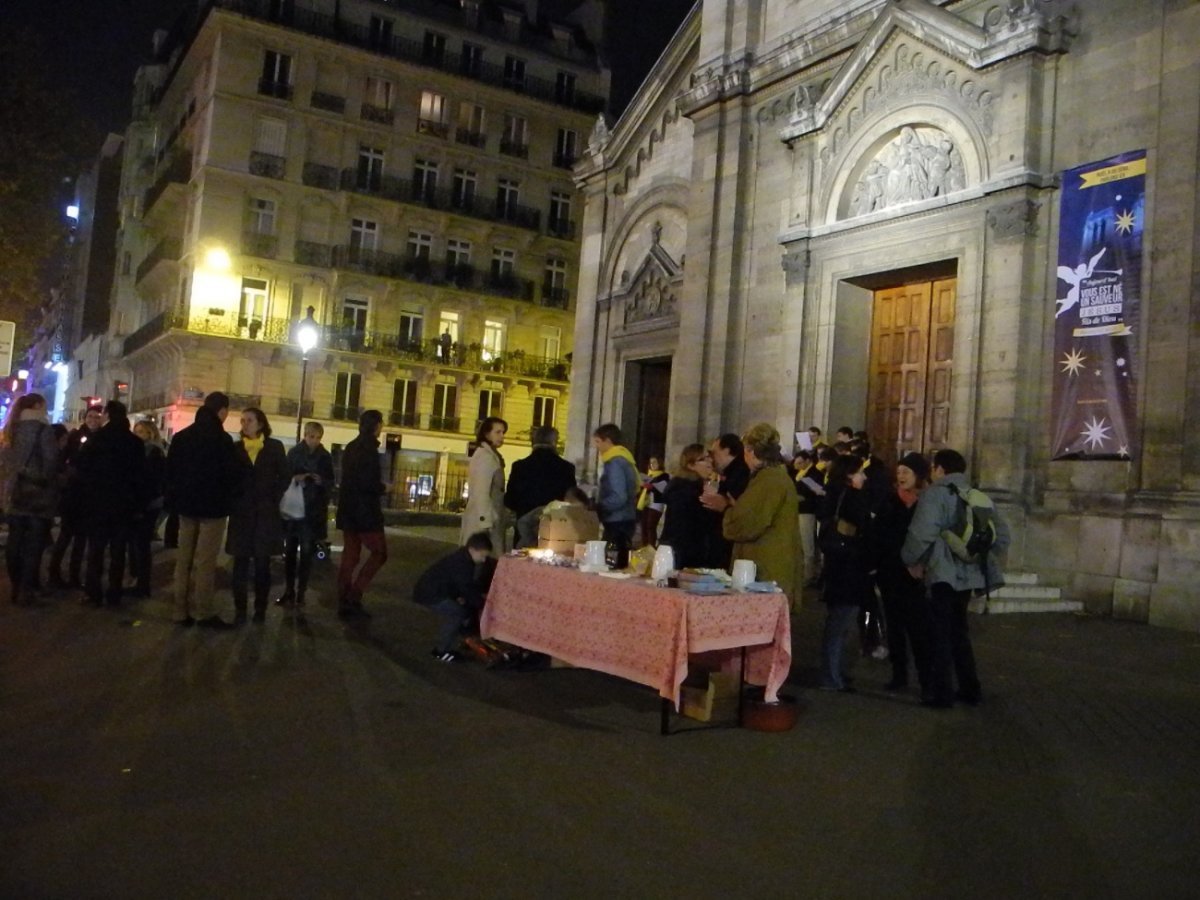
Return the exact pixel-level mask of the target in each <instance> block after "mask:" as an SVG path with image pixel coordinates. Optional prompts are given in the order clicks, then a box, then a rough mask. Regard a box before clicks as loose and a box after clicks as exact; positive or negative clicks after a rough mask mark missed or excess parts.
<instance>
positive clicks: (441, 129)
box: [417, 119, 450, 138]
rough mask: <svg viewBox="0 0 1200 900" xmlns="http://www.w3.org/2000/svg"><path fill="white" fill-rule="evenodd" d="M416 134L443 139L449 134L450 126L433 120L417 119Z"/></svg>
mask: <svg viewBox="0 0 1200 900" xmlns="http://www.w3.org/2000/svg"><path fill="white" fill-rule="evenodd" d="M417 134H427V135H429V136H430V137H438V138H444V137H446V136H448V135H449V134H450V126H449V125H447V124H446V123H445V122H438V121H435V120H433V119H417Z"/></svg>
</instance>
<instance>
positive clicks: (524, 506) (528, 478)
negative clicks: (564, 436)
mask: <svg viewBox="0 0 1200 900" xmlns="http://www.w3.org/2000/svg"><path fill="white" fill-rule="evenodd" d="M573 487H575V465H574V463H569V462H567V461H566V460H565V459H563V458H562V457H561V456H559V455H558V431H557V429H554V428H550V427H549V426H545V425H543V426H539V427H537V428H535V429H533V452H531V453H530V454H529V455H528V456H527V457H525V458H524V459H519V460H517V461H516V462H515V463H513V464H512V471H511V472H510V473H509V476H508V487H507V488H506V489H505V491H504V505H505V506H507V507H508V508H509V509H511V510H512V511H513V518H514V519H515V520H516V522H517V541H516V544H514V546H516V547H532V546H533V545H534V544H536V543H537V520H538V514H540V512H541V509H542V507H543V506H545V505H546V504H547V503H550V502H551V501H552V500H561V499H562V498H563V495H564V494H565V493H566V492H567V491H569V490H570V489H571V488H573ZM522 519H524V525H523V524H522Z"/></svg>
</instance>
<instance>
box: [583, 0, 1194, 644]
mask: <svg viewBox="0 0 1200 900" xmlns="http://www.w3.org/2000/svg"><path fill="white" fill-rule="evenodd" d="M1198 38H1200V5H1197V4H1195V3H1175V2H1170V0H1150V2H1141V0H1138V2H1134V0H1095V2H1091V3H1087V4H1082V3H1078V4H1072V3H1069V2H1059V0H947V2H933V0H890V2H884V0H853V2H847V0H701V2H698V3H697V5H696V7H695V9H694V10H693V11H692V12H691V14H690V15H689V17H688V18H687V19H686V20H685V22H684V23H683V25H682V26H681V27H680V29H679V31H678V32H677V34H676V35H675V37H674V39H673V40H672V42H671V44H670V45H669V46H668V48H667V49H666V51H665V52H664V53H663V55H662V57H661V58H660V59H659V61H658V63H657V65H656V67H655V68H654V69H653V70H652V72H651V73H650V75H649V77H648V78H647V80H646V82H645V83H644V84H643V86H642V88H641V91H640V92H639V94H638V95H637V96H636V97H635V99H634V101H633V103H632V104H631V105H630V107H629V109H628V110H627V111H626V113H625V115H624V116H623V117H622V119H621V120H620V121H619V122H617V123H616V124H615V125H614V126H613V127H612V128H611V129H609V128H608V127H607V126H606V124H605V123H604V122H603V120H602V121H600V122H599V123H597V126H596V128H595V130H594V131H593V133H592V135H591V140H590V142H589V147H588V152H587V154H586V155H585V159H584V161H583V162H582V163H581V164H580V165H579V166H578V167H577V168H576V179H577V182H578V184H579V185H580V187H581V188H582V190H583V191H584V194H585V197H586V206H585V213H584V224H583V246H582V254H581V256H582V258H581V266H580V270H581V273H582V274H581V278H580V284H579V289H578V310H577V317H576V326H575V327H576V331H575V339H574V360H573V379H572V392H573V396H572V404H571V410H570V422H569V434H568V448H567V453H568V456H570V457H572V458H577V459H581V460H587V454H588V453H589V452H590V450H589V448H588V436H589V435H590V433H591V430H592V429H593V428H595V427H596V426H597V425H599V424H600V423H602V422H606V421H615V422H618V423H619V424H621V426H622V427H623V429H624V430H625V432H626V433H627V435H628V438H629V441H628V442H629V443H630V445H631V446H632V447H633V448H634V449H635V452H636V454H637V456H638V458H639V460H643V459H644V457H647V456H649V455H651V454H654V455H658V454H665V457H666V459H667V460H668V461H670V460H671V459H673V458H677V455H678V453H679V451H680V449H681V448H682V447H683V446H684V445H686V444H687V443H690V442H692V441H695V440H706V439H711V438H712V437H714V436H716V435H717V434H720V433H722V432H724V431H730V430H733V431H741V430H744V429H745V428H746V427H748V426H749V425H751V424H753V423H755V422H757V421H769V422H771V423H773V424H775V425H776V426H777V427H778V428H779V430H780V431H781V433H783V434H785V435H790V434H791V433H792V432H794V431H802V430H804V429H806V428H807V427H808V426H809V425H810V424H817V425H819V426H820V427H822V428H826V429H829V430H832V429H833V428H836V427H838V426H841V425H844V424H848V425H851V426H853V427H854V428H856V429H857V428H863V429H865V430H867V431H868V433H869V434H870V435H871V437H872V443H873V445H874V446H875V448H876V450H877V452H878V453H879V454H880V455H881V456H883V457H884V458H886V459H888V460H889V461H894V460H895V459H896V458H897V457H898V456H899V455H902V454H903V453H905V452H908V451H909V450H917V451H921V452H926V453H931V452H932V451H934V450H936V449H938V448H940V447H953V448H956V449H959V450H961V451H962V452H963V453H964V455H965V456H966V457H967V459H968V462H969V465H970V473H971V476H972V478H973V479H974V480H975V482H976V483H978V484H979V485H980V486H981V487H983V488H984V489H986V490H987V491H988V492H989V493H990V494H991V495H992V496H993V497H994V498H995V499H996V500H997V502H998V503H999V504H1000V505H1001V508H1002V509H1003V511H1004V513H1005V514H1006V515H1007V517H1008V519H1009V520H1010V522H1011V523H1012V525H1013V530H1014V535H1015V541H1014V546H1013V549H1012V551H1011V553H1010V568H1012V569H1016V570H1024V571H1031V572H1036V573H1037V574H1038V575H1039V576H1040V577H1041V578H1042V580H1043V581H1045V582H1048V583H1051V584H1056V585H1058V586H1060V587H1062V588H1063V590H1064V593H1065V594H1066V596H1067V597H1069V598H1072V599H1080V600H1082V601H1084V602H1085V604H1086V607H1087V609H1088V610H1089V611H1091V612H1094V613H1098V614H1105V615H1112V616H1116V617H1119V618H1126V619H1132V620H1137V621H1148V622H1151V623H1154V624H1161V625H1167V626H1172V627H1181V628H1189V629H1193V630H1200V598H1198V597H1197V596H1196V590H1195V585H1196V584H1197V581H1198V579H1197V574H1198V570H1200V429H1197V428H1195V427H1189V423H1196V422H1197V421H1200V350H1198V351H1197V352H1195V353H1193V352H1192V350H1193V346H1192V341H1193V340H1194V339H1195V335H1196V329H1195V326H1194V325H1193V320H1194V316H1193V311H1192V308H1193V306H1195V305H1196V304H1197V303H1200V292H1198V291H1197V289H1196V285H1197V284H1200V280H1198V279H1197V275H1198V272H1200V269H1198V254H1200V233H1198V231H1197V224H1198V218H1197V204H1198V202H1200V181H1198V180H1197V158H1198V153H1197V149H1198V148H1197V144H1198V140H1200V62H1198V60H1197V58H1196V54H1195V52H1194V47H1195V45H1196V42H1197V39H1198ZM587 461H588V462H589V463H590V467H591V468H593V469H594V466H595V460H594V459H591V460H587Z"/></svg>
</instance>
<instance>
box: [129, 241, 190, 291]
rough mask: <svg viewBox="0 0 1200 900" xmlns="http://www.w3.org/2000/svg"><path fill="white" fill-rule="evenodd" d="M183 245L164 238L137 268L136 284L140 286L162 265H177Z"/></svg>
mask: <svg viewBox="0 0 1200 900" xmlns="http://www.w3.org/2000/svg"><path fill="white" fill-rule="evenodd" d="M181 252H182V245H181V244H180V242H179V240H178V239H177V238H163V239H162V240H161V241H159V242H158V243H157V244H155V245H154V247H153V249H151V251H150V252H149V253H147V254H146V258H145V259H143V260H142V261H141V263H140V264H139V265H138V267H137V273H136V275H135V278H134V283H135V284H140V283H141V282H142V281H144V280H145V279H146V277H147V276H148V275H149V274H150V273H151V272H152V271H154V269H155V268H156V267H157V266H158V265H159V264H160V263H176V262H178V261H179V257H180V254H181Z"/></svg>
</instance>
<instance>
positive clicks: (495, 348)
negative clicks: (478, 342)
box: [482, 319, 504, 362]
mask: <svg viewBox="0 0 1200 900" xmlns="http://www.w3.org/2000/svg"><path fill="white" fill-rule="evenodd" d="M482 347H483V351H482V354H483V359H484V361H485V362H489V361H491V360H493V359H498V358H499V356H500V354H501V353H503V352H504V323H503V322H497V321H495V320H494V319H487V320H485V321H484V323H483V341H482Z"/></svg>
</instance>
